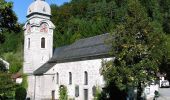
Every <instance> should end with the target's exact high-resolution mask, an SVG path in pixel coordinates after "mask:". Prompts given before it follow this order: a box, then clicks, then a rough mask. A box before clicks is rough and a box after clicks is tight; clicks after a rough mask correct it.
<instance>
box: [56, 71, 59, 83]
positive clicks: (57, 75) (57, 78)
mask: <svg viewBox="0 0 170 100" xmlns="http://www.w3.org/2000/svg"><path fill="white" fill-rule="evenodd" d="M56 84H59V74H58V73H56Z"/></svg>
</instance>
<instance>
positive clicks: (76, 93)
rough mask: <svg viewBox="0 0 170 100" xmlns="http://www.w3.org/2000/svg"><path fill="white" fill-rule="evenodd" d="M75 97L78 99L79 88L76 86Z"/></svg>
mask: <svg viewBox="0 0 170 100" xmlns="http://www.w3.org/2000/svg"><path fill="white" fill-rule="evenodd" d="M75 96H76V97H78V96H79V86H78V85H76V87H75Z"/></svg>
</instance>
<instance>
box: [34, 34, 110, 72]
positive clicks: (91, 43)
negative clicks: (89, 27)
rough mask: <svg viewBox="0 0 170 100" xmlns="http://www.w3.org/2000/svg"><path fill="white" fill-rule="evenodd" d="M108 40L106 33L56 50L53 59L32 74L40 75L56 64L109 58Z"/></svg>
mask: <svg viewBox="0 0 170 100" xmlns="http://www.w3.org/2000/svg"><path fill="white" fill-rule="evenodd" d="M108 38H109V34H108V33H107V34H102V35H97V36H94V37H90V38H85V39H80V40H78V41H76V42H74V43H73V44H71V45H68V46H63V47H60V48H56V49H55V51H54V55H53V57H52V58H51V59H50V60H49V61H48V62H47V63H45V64H44V65H42V66H41V67H40V68H38V69H37V70H36V71H34V74H35V75H42V74H44V73H45V72H47V71H48V70H49V69H51V68H52V67H53V66H54V65H55V64H56V63H64V62H73V61H81V60H90V59H99V58H106V57H109V56H110V55H109V51H110V50H111V45H108V44H107V43H106V42H107V40H108Z"/></svg>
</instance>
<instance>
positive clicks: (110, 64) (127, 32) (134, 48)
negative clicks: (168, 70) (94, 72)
mask: <svg viewBox="0 0 170 100" xmlns="http://www.w3.org/2000/svg"><path fill="white" fill-rule="evenodd" d="M125 16H126V17H125V19H124V23H121V24H119V25H117V28H116V29H115V31H114V32H113V34H112V35H111V36H112V38H111V39H110V40H109V42H110V43H111V44H112V52H111V54H113V56H114V57H115V59H114V60H111V61H106V62H104V63H103V73H102V74H103V75H104V78H105V80H106V83H107V85H110V83H114V84H115V85H116V86H117V87H118V89H119V90H123V91H125V92H128V90H129V88H137V100H141V95H142V92H143V88H144V87H145V86H146V85H148V84H149V82H151V81H153V80H154V79H155V78H156V73H157V72H158V71H159V65H160V64H161V60H162V58H163V56H164V55H165V53H166V50H165V48H166V47H165V41H164V40H165V39H164V33H163V31H162V28H161V25H160V24H159V23H158V22H156V21H151V20H149V18H148V15H147V13H146V9H145V8H144V7H143V6H142V5H141V3H140V2H139V1H138V0H128V2H127V14H126V15H125ZM111 98H112V96H111ZM113 98H114V97H113Z"/></svg>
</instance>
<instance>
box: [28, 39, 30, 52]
mask: <svg viewBox="0 0 170 100" xmlns="http://www.w3.org/2000/svg"><path fill="white" fill-rule="evenodd" d="M29 48H30V38H28V49H29Z"/></svg>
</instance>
